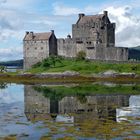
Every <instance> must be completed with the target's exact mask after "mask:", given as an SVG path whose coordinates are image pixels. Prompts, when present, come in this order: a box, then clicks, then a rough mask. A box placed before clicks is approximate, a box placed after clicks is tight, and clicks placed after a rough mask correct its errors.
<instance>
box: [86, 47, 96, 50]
mask: <svg viewBox="0 0 140 140" xmlns="http://www.w3.org/2000/svg"><path fill="white" fill-rule="evenodd" d="M87 49H88V50H93V49H95V48H94V47H87Z"/></svg>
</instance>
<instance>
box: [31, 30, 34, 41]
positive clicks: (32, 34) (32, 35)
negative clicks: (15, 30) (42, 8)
mask: <svg viewBox="0 0 140 140" xmlns="http://www.w3.org/2000/svg"><path fill="white" fill-rule="evenodd" d="M30 34H31V37H32V39H34V32H33V31H32V32H30Z"/></svg>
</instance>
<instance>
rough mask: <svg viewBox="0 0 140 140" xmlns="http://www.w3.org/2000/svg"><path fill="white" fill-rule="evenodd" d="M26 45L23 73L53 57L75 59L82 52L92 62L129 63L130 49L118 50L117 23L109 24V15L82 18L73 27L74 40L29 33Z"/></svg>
mask: <svg viewBox="0 0 140 140" xmlns="http://www.w3.org/2000/svg"><path fill="white" fill-rule="evenodd" d="M23 44H24V69H29V68H30V67H31V66H32V65H33V64H35V63H37V62H39V61H42V60H43V59H44V58H47V57H49V56H50V55H59V56H63V57H67V58H74V57H76V55H77V53H78V52H80V51H84V52H85V53H86V58H87V59H90V60H105V61H127V60H128V49H127V48H123V47H115V23H111V22H110V20H109V18H108V12H107V11H104V13H103V14H99V15H91V16H86V15H85V14H79V18H78V21H77V22H76V24H73V25H72V37H71V35H68V36H67V38H65V39H63V38H62V39H61V38H59V39H57V38H56V36H55V34H54V31H53V30H52V31H51V32H48V33H34V32H26V35H25V37H24V39H23Z"/></svg>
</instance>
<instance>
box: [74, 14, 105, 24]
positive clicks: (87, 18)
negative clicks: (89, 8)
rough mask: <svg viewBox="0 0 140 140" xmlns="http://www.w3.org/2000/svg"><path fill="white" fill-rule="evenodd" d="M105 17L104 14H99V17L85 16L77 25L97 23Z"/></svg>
mask: <svg viewBox="0 0 140 140" xmlns="http://www.w3.org/2000/svg"><path fill="white" fill-rule="evenodd" d="M103 16H104V14H99V15H92V16H83V17H82V18H80V19H79V20H78V21H77V23H78V24H84V23H87V22H90V21H93V22H95V21H97V20H98V19H102V18H103Z"/></svg>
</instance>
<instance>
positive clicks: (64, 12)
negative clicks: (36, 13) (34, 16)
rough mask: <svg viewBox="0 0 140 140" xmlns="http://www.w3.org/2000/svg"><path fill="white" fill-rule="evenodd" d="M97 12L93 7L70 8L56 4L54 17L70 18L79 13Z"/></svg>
mask: <svg viewBox="0 0 140 140" xmlns="http://www.w3.org/2000/svg"><path fill="white" fill-rule="evenodd" d="M93 12H95V8H94V7H92V6H86V7H84V8H81V9H79V8H75V7H69V6H66V5H64V4H62V3H55V4H53V14H54V15H61V16H69V15H74V14H76V15H77V14H79V13H93Z"/></svg>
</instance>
